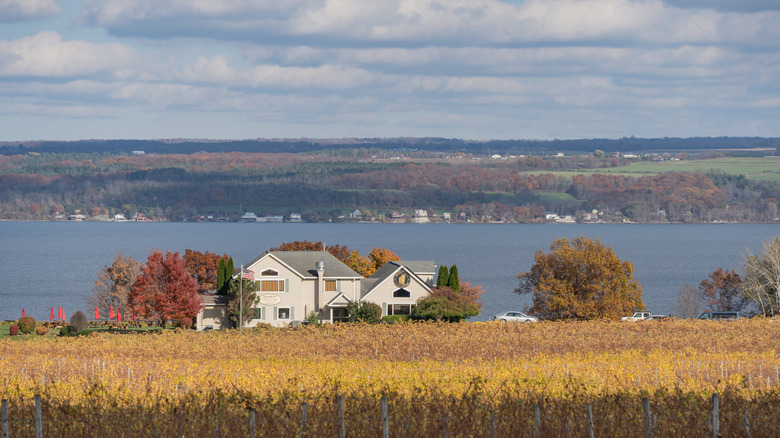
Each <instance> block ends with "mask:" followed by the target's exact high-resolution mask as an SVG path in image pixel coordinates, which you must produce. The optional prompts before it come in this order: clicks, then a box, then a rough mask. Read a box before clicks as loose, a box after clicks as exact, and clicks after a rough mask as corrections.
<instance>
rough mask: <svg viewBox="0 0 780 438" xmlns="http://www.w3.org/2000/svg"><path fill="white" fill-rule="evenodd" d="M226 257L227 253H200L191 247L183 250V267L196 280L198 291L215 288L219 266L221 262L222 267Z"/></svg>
mask: <svg viewBox="0 0 780 438" xmlns="http://www.w3.org/2000/svg"><path fill="white" fill-rule="evenodd" d="M227 258H228V256H227V255H221V256H220V255H217V254H213V253H210V252H208V251H206V252H205V253H202V252H200V251H193V250H191V249H185V250H184V267H185V268H187V271H188V272H189V273H190V275H192V276H193V277H195V280H196V281H197V282H198V292H199V293H209V292H211V291H214V290H217V283H218V282H219V281H218V272H219V266H220V263H222V266H223V269H224V263H225V260H226V259H227Z"/></svg>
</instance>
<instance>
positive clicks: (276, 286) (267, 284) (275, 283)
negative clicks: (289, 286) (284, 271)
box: [260, 280, 284, 292]
mask: <svg viewBox="0 0 780 438" xmlns="http://www.w3.org/2000/svg"><path fill="white" fill-rule="evenodd" d="M260 292H284V280H260Z"/></svg>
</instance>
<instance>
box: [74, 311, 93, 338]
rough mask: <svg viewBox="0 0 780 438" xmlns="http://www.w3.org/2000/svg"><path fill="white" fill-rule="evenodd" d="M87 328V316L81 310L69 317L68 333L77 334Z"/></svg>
mask: <svg viewBox="0 0 780 438" xmlns="http://www.w3.org/2000/svg"><path fill="white" fill-rule="evenodd" d="M87 326H89V321H87V316H86V315H84V312H82V311H81V310H78V311H76V313H74V314H73V316H71V317H70V331H71V332H75V333H78V332H80V331H82V330H84V329H85V328H87Z"/></svg>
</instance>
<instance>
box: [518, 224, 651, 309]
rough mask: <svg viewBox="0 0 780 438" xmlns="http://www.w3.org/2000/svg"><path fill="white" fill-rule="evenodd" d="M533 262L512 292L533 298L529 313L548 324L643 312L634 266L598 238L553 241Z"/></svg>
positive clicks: (537, 254) (538, 253)
mask: <svg viewBox="0 0 780 438" xmlns="http://www.w3.org/2000/svg"><path fill="white" fill-rule="evenodd" d="M534 259H535V263H534V265H533V266H532V267H531V270H530V271H529V272H524V273H522V274H519V275H518V276H517V277H518V278H519V279H520V287H518V288H517V289H515V292H516V293H520V294H527V293H530V294H533V305H532V306H531V307H530V308H529V309H528V312H529V313H531V314H534V315H537V316H539V317H540V318H542V319H552V320H556V319H577V320H586V319H594V318H606V319H619V318H620V317H621V316H624V315H628V314H631V313H632V312H634V311H635V310H644V303H643V302H642V287H641V286H640V285H639V283H638V282H637V281H636V280H634V266H633V265H632V264H631V263H629V262H628V261H625V262H624V261H621V260H620V259H619V258H618V257H617V256H616V255H615V253H614V252H613V251H612V248H609V247H608V246H606V245H604V244H603V243H601V241H600V240H598V239H596V240H592V239H589V238H587V237H585V236H580V237H577V238H575V239H573V240H572V241H571V242H569V240H568V239H566V238H562V239H556V240H555V241H554V242H553V244H552V245H551V246H550V253H549V254H545V253H544V252H543V251H541V250H539V251H537V252H536V254H535V255H534Z"/></svg>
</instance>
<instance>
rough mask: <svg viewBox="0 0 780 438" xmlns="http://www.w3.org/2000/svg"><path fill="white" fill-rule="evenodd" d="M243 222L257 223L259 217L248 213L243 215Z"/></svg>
mask: <svg viewBox="0 0 780 438" xmlns="http://www.w3.org/2000/svg"><path fill="white" fill-rule="evenodd" d="M241 222H257V215H256V214H254V213H252V212H251V211H248V212H246V213H244V214H242V215H241Z"/></svg>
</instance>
